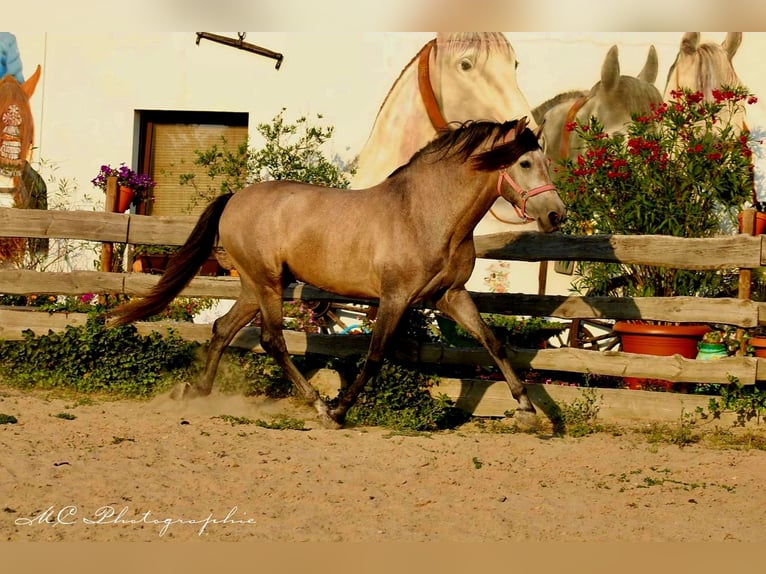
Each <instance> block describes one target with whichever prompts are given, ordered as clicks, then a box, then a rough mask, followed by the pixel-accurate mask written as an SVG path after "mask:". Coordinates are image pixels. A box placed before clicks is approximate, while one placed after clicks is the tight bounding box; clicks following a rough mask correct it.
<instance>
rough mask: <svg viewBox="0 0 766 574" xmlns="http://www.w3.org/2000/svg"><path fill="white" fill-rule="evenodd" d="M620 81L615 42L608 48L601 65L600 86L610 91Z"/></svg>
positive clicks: (618, 57) (618, 60)
mask: <svg viewBox="0 0 766 574" xmlns="http://www.w3.org/2000/svg"><path fill="white" fill-rule="evenodd" d="M619 83H620V56H619V52H618V50H617V45H616V44H615V45H614V46H612V47H611V48H609V52H607V54H606V58H604V63H603V64H602V65H601V86H602V87H603V88H604V89H605V90H606V91H607V92H611V91H612V90H614V89H615V88H616V87H617V85H618V84H619Z"/></svg>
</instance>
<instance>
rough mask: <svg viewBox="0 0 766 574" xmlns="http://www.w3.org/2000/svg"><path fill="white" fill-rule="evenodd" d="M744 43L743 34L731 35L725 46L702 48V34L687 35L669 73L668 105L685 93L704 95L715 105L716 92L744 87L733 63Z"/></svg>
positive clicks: (734, 33)
mask: <svg viewBox="0 0 766 574" xmlns="http://www.w3.org/2000/svg"><path fill="white" fill-rule="evenodd" d="M741 43H742V32H729V33H728V34H726V38H725V39H724V41H723V42H722V43H721V44H716V43H714V42H705V43H703V44H700V33H699V32H686V34H684V35H683V38H681V46H680V48H679V50H678V55H677V56H676V60H675V62H673V64H672V65H671V66H670V69H669V70H668V77H667V81H666V83H665V93H664V95H663V97H664V99H665V101H668V100H670V99H671V92H674V91H678V90H681V89H688V90H692V91H700V92H702V93H703V94H704V96H705V99H706V100H708V101H712V99H713V90H714V89H716V88H720V87H721V86H732V87H733V86H740V85H742V82H741V81H740V79H739V76H738V75H737V72H736V71H735V70H734V64H733V63H732V59H733V58H734V54H736V53H737V50H738V49H739V46H740V44H741Z"/></svg>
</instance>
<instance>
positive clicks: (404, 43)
mask: <svg viewBox="0 0 766 574" xmlns="http://www.w3.org/2000/svg"><path fill="white" fill-rule="evenodd" d="M682 34H683V32H510V33H507V36H508V38H509V40H510V42H511V44H512V45H513V47H514V49H515V50H516V53H517V57H518V59H519V61H520V65H519V69H518V81H519V86H520V87H521V89H522V91H523V92H524V93H525V95H526V97H527V100H528V101H529V103H530V105H531V106H533V107H534V106H535V105H537V104H539V103H541V102H543V101H544V100H546V99H548V98H549V97H551V96H553V95H555V94H557V93H559V92H562V91H566V90H570V89H586V88H590V87H591V86H592V85H593V84H594V83H595V82H596V81H597V80H598V79H599V75H600V68H601V64H602V62H603V59H604V56H605V55H606V52H607V50H608V49H609V47H610V46H611V45H613V44H617V45H618V46H619V49H620V62H621V69H622V72H623V73H624V74H637V73H638V72H639V71H640V70H641V68H642V67H643V65H644V62H645V59H646V54H647V50H648V48H649V45H650V44H654V45H655V47H656V48H657V51H658V55H659V74H658V78H657V82H656V85H657V88H658V89H659V90H660V91H661V92H662V91H663V89H664V86H665V77H666V74H667V70H668V68H669V67H670V65H671V64H672V62H673V60H674V59H675V56H676V53H677V51H678V46H679V43H680V40H681V36H682ZM228 35H230V36H231V37H235V34H234V33H229V34H228ZM16 36H17V41H18V46H19V49H20V52H21V57H22V61H23V64H24V74H25V76H27V77H28V76H29V75H31V74H32V72H33V71H34V68H35V66H36V65H37V64H41V65H42V66H43V74H42V78H41V81H40V84H39V85H38V87H37V90H36V92H35V94H34V96H33V98H32V106H33V111H34V115H35V122H36V137H35V145H36V146H37V149H36V151H35V155H34V159H35V160H39V159H40V158H42V159H44V160H46V161H48V162H53V163H55V165H56V166H57V169H58V171H57V173H58V175H59V176H63V177H67V178H70V179H71V180H72V181H73V182H75V183H76V184H77V186H78V193H77V195H76V197H73V204H74V205H76V206H79V207H81V208H86V209H89V208H90V207H91V206H90V205H87V204H86V203H85V201H84V199H83V196H84V195H85V194H89V195H91V196H92V197H93V198H94V199H96V200H98V201H101V199H102V195H101V192H100V191H99V190H96V189H94V188H93V187H92V186H91V184H90V179H91V178H92V177H94V176H95V174H96V172H97V170H98V167H99V165H101V164H102V163H111V164H119V163H120V162H123V161H124V162H126V163H128V164H129V165H130V164H132V165H135V164H136V161H135V155H136V153H137V147H138V142H137V136H136V134H135V133H134V132H135V129H136V122H135V110H137V109H168V110H195V111H199V110H210V111H237V112H248V113H249V114H250V126H251V135H252V136H253V137H255V136H256V135H257V134H256V133H255V126H256V124H258V123H260V122H269V121H270V120H271V118H273V117H274V116H275V115H276V114H277V113H278V112H279V110H280V109H281V108H282V107H286V108H287V117H288V118H295V117H297V116H299V115H303V114H311V115H313V114H317V113H321V114H322V115H323V116H324V118H325V121H326V123H327V124H329V125H333V126H335V136H334V138H333V151H335V152H337V153H339V154H340V155H341V156H342V157H344V158H346V159H351V158H352V157H353V156H355V155H356V154H357V153H358V152H359V150H360V149H361V148H362V146H363V144H364V142H365V140H366V138H367V135H368V133H369V130H370V128H371V127H372V124H373V120H374V118H375V114H376V113H377V110H378V108H379V107H380V105H381V103H382V101H383V98H384V97H385V95H386V93H387V92H388V90H389V88H390V87H391V85H392V84H393V82H394V81H395V80H396V78H397V77H398V75H399V72H400V71H401V70H402V68H403V67H404V66H405V65H406V64H407V63H408V62H409V61H410V59H411V58H412V57H413V56H414V55H415V53H416V52H417V51H418V50H419V49H420V47H421V46H422V45H423V44H424V43H425V42H427V41H428V40H429V39H431V38H432V37H433V36H434V34H433V33H430V32H413V33H397V32H363V33H335V34H326V33H322V34H319V33H287V32H283V33H277V32H271V33H266V32H258V33H248V34H247V37H246V41H248V42H251V43H254V44H257V45H260V46H263V47H266V48H268V49H270V50H273V51H277V52H282V53H283V54H284V56H285V59H284V62H283V64H282V67H281V69H280V70H275V68H274V64H275V62H274V61H273V60H270V59H267V58H263V57H261V56H257V55H254V54H250V53H247V52H243V51H239V50H236V49H234V48H230V47H226V46H222V45H219V44H214V43H212V42H210V41H207V40H202V41H201V43H200V44H199V45H196V43H195V40H196V37H195V34H194V33H193V32H183V33H151V34H144V35H138V34H130V35H127V34H119V33H117V34H111V35H107V34H92V33H89V34H59V33H34V32H18V33H16ZM724 36H725V33H724V32H705V33H703V34H702V40H703V41H707V40H711V41H715V42H721V41H722V40H723V38H724ZM763 54H766V33H761V32H745V33H744V37H743V42H742V45H741V47H740V49H739V51H738V53H737V55H736V56H735V59H734V63H735V67H736V69H737V71H738V73H739V75H740V77H741V78H742V80H743V82H744V83H745V84H746V85H747V86H748V87H749V88H750V89H751V90H752V91H753V92H754V93H756V94H757V95H760V96H761V101H760V102H759V103H758V104H756V105H755V106H751V107H750V108H749V109H748V123H749V125H750V126H751V128H754V129H756V130H758V129H759V128H760V129H763V126H766V75H764V74H763V73H762V71H761V70H762V60H763ZM759 170H760V171H762V168H761V167H760V166H759ZM511 266H512V269H513V284H512V286H511V290H512V291H524V292H530V293H533V292H536V290H537V287H536V286H537V265H536V264H520V263H519V264H517V263H515V262H513V263H512V264H511ZM473 287H474V288H475V287H477V286H476V285H473ZM567 290H568V278H566V277H565V276H557V275H556V274H554V273H552V272H551V274H550V275H549V289H548V292H549V293H566V292H567Z"/></svg>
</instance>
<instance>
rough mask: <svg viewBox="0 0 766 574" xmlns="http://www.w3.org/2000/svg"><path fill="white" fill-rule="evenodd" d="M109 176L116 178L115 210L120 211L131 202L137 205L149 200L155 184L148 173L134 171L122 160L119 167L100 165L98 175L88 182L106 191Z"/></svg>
mask: <svg viewBox="0 0 766 574" xmlns="http://www.w3.org/2000/svg"><path fill="white" fill-rule="evenodd" d="M110 177H116V178H117V186H118V189H119V196H118V206H117V211H118V212H120V213H122V212H124V211H126V210H127V209H128V208H129V207H130V205H131V204H132V205H135V206H136V207H138V206H140V205H141V204H143V203H145V202H147V201H151V199H152V190H153V189H154V187H155V186H156V185H157V183H156V182H155V181H154V180H153V179H152V178H151V177H150V176H149V175H147V174H145V173H136V172H135V171H134V170H132V169H130V168H129V167H128V166H127V165H125V163H124V162H123V163H121V164H120V167H119V168H114V167H112V166H111V165H102V166H101V168H100V169H99V171H98V175H96V177H94V178H93V179H92V180H90V182H91V183H92V184H93V185H94V186H95V187H97V188H99V189H100V190H101V191H103V192H104V193H106V184H107V181H108V179H109V178H110Z"/></svg>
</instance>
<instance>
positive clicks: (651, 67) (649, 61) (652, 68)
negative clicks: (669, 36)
mask: <svg viewBox="0 0 766 574" xmlns="http://www.w3.org/2000/svg"><path fill="white" fill-rule="evenodd" d="M658 69H659V61H658V59H657V49H656V48H655V47H654V44H652V45H651V46H649V53H648V54H647V55H646V63H645V64H644V67H643V69H642V70H641V71H640V72H639V74H638V76H636V77H637V78H638V79H639V80H643V81H644V82H646V83H647V84H653V83H654V81H655V80H656V79H657V71H658Z"/></svg>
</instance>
